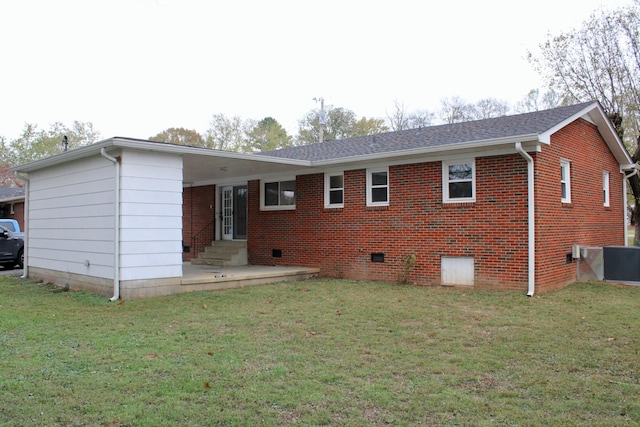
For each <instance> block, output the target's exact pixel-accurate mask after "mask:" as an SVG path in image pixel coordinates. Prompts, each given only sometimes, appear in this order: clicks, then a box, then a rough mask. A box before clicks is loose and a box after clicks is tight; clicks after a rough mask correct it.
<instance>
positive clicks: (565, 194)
mask: <svg viewBox="0 0 640 427" xmlns="http://www.w3.org/2000/svg"><path fill="white" fill-rule="evenodd" d="M560 184H561V187H562V203H571V162H569V160H560Z"/></svg>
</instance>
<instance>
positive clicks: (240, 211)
mask: <svg viewBox="0 0 640 427" xmlns="http://www.w3.org/2000/svg"><path fill="white" fill-rule="evenodd" d="M221 196H222V240H233V239H246V238H247V186H246V185H238V186H235V187H222V194H221Z"/></svg>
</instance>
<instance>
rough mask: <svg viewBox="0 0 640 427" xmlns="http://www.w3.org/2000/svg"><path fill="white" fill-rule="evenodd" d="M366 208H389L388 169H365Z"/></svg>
mask: <svg viewBox="0 0 640 427" xmlns="http://www.w3.org/2000/svg"><path fill="white" fill-rule="evenodd" d="M367 206H389V168H387V167H385V168H379V169H367Z"/></svg>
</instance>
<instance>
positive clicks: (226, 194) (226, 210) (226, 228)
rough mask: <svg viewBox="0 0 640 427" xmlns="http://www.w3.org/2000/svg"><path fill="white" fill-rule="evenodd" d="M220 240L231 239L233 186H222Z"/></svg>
mask: <svg viewBox="0 0 640 427" xmlns="http://www.w3.org/2000/svg"><path fill="white" fill-rule="evenodd" d="M222 240H233V187H223V188H222Z"/></svg>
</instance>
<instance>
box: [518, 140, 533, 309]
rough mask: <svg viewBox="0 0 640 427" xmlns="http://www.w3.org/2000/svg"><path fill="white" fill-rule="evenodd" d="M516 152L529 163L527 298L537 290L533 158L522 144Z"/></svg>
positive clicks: (519, 144)
mask: <svg viewBox="0 0 640 427" xmlns="http://www.w3.org/2000/svg"><path fill="white" fill-rule="evenodd" d="M516 151H517V152H518V153H519V154H520V155H521V156H522V157H524V159H525V160H526V161H527V183H528V205H529V209H528V211H529V218H528V219H529V220H528V223H529V225H528V227H529V236H528V239H529V268H528V270H529V277H528V284H529V286H528V292H527V296H528V297H532V296H533V294H534V292H535V288H536V270H535V267H536V263H535V262H536V241H535V237H536V235H535V233H536V227H535V194H534V192H533V190H534V186H533V177H534V175H533V157H531V156H530V155H529V153H527V152H526V151H524V149H523V148H522V143H520V142H516Z"/></svg>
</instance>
